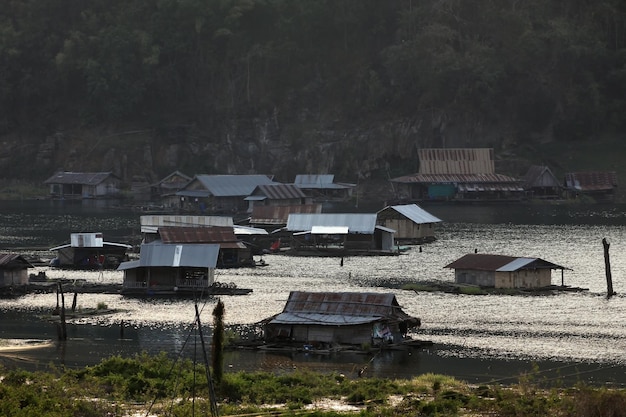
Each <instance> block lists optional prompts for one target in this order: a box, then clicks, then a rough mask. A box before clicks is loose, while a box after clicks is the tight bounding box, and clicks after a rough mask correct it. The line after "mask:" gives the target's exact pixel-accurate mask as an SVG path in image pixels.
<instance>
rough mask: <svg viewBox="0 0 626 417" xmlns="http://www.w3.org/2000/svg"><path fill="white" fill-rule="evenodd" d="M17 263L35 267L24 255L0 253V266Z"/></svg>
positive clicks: (26, 266)
mask: <svg viewBox="0 0 626 417" xmlns="http://www.w3.org/2000/svg"><path fill="white" fill-rule="evenodd" d="M17 265H21V266H23V267H25V268H34V266H33V265H32V264H31V263H30V262H28V261H27V260H26V258H24V257H23V256H22V255H18V254H16V253H0V267H1V266H17Z"/></svg>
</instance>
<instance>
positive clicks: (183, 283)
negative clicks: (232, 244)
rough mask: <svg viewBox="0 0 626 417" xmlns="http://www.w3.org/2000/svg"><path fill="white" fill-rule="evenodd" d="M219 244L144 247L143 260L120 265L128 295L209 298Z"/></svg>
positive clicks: (124, 288) (140, 255)
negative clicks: (205, 296) (199, 296)
mask: <svg viewBox="0 0 626 417" xmlns="http://www.w3.org/2000/svg"><path fill="white" fill-rule="evenodd" d="M219 249H220V246H219V245H216V244H210V245H207V244H189V245H187V244H168V243H161V242H152V243H145V244H142V245H141V250H140V254H139V260H134V261H128V262H124V263H122V264H120V266H119V267H118V271H123V272H124V281H123V284H122V291H121V293H122V294H124V295H139V296H150V295H184V294H196V295H201V294H202V293H204V294H207V293H208V291H209V290H210V289H211V288H212V286H213V285H214V284H215V266H216V264H217V258H218V254H219Z"/></svg>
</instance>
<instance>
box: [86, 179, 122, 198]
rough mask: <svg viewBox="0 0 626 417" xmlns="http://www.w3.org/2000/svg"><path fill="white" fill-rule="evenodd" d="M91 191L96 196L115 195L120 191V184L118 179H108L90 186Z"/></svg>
mask: <svg viewBox="0 0 626 417" xmlns="http://www.w3.org/2000/svg"><path fill="white" fill-rule="evenodd" d="M89 192H90V193H91V194H92V195H93V196H96V197H104V196H110V195H115V194H118V193H119V192H120V189H119V184H118V182H117V181H116V180H113V179H108V180H104V181H102V182H101V183H100V184H98V185H96V186H95V187H89Z"/></svg>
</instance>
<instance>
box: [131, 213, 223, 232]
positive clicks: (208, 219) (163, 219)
mask: <svg viewBox="0 0 626 417" xmlns="http://www.w3.org/2000/svg"><path fill="white" fill-rule="evenodd" d="M139 224H140V225H141V231H142V232H144V227H146V228H151V230H153V229H154V228H159V227H161V226H179V227H197V226H223V227H229V226H232V225H233V218H232V217H229V216H175V215H155V216H140V218H139ZM154 232H156V230H155V231H154Z"/></svg>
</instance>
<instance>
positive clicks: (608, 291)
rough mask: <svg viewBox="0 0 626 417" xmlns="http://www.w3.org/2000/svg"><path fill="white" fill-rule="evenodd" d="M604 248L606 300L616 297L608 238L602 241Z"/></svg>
mask: <svg viewBox="0 0 626 417" xmlns="http://www.w3.org/2000/svg"><path fill="white" fill-rule="evenodd" d="M602 246H603V247H604V269H605V272H606V298H611V297H612V296H613V295H615V292H613V277H612V276H611V260H610V258H609V246H611V245H610V243H609V242H607V240H606V238H603V239H602Z"/></svg>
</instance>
